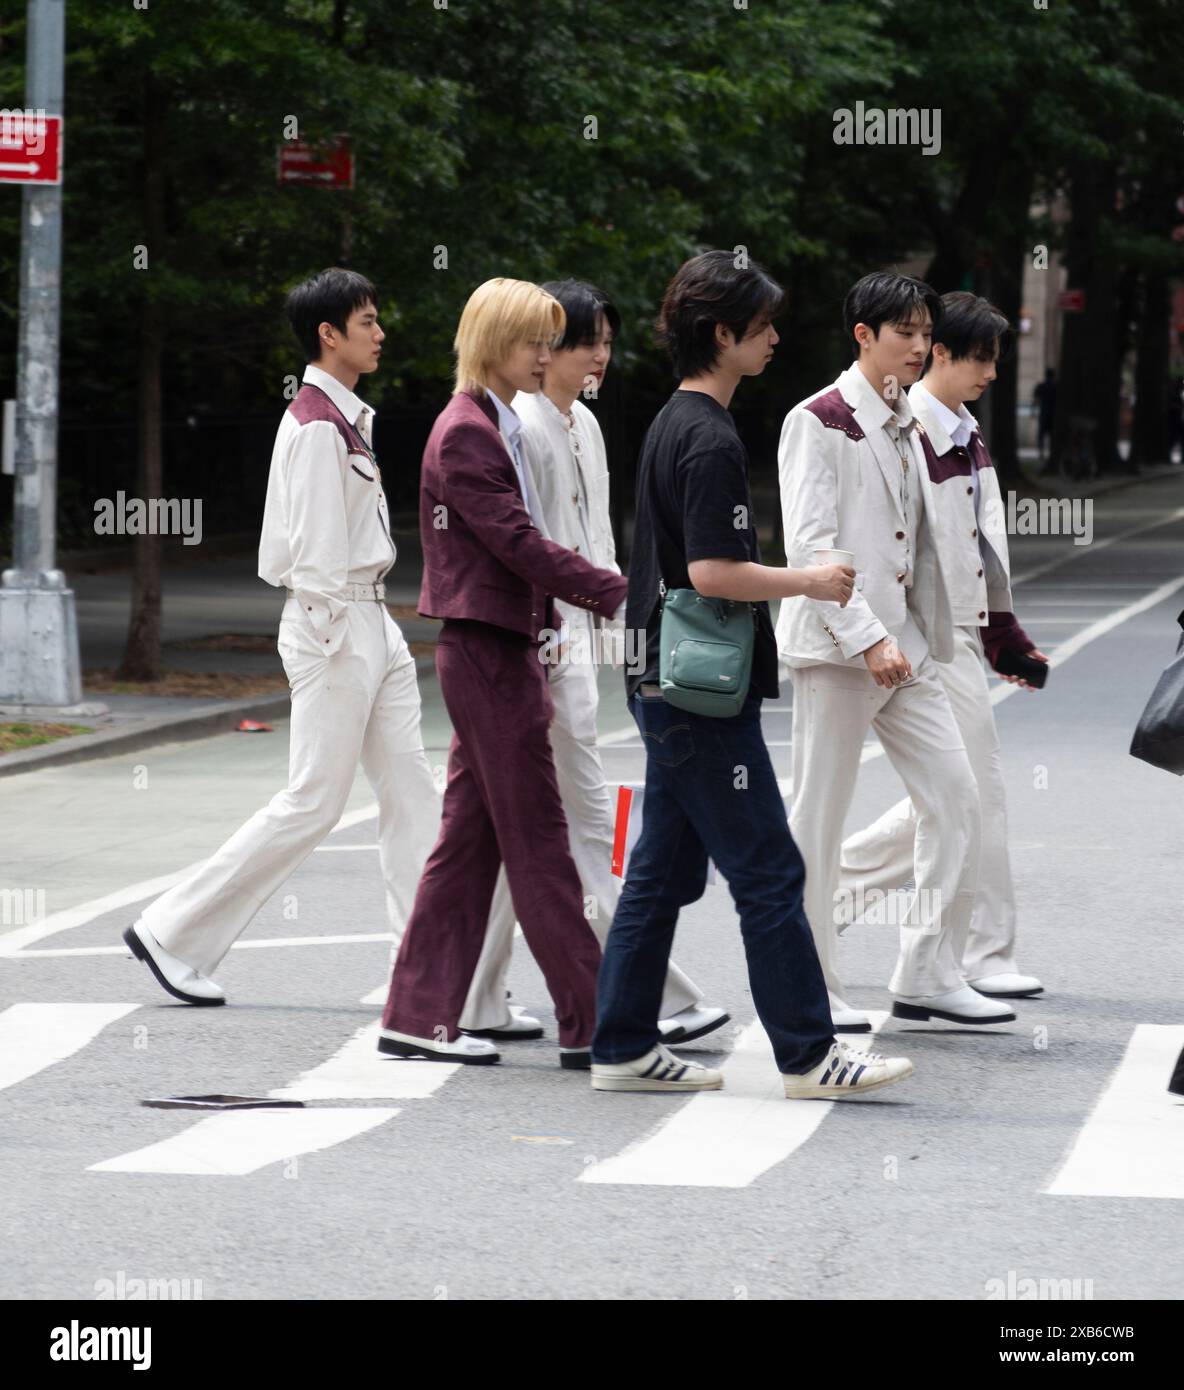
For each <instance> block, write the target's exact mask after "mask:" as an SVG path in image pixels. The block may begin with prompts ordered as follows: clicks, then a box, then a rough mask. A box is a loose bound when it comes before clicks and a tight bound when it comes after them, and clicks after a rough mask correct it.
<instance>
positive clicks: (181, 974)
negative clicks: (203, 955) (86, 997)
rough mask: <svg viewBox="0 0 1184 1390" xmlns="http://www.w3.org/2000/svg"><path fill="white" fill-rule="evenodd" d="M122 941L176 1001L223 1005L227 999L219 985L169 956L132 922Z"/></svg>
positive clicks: (145, 929) (142, 929) (155, 940)
mask: <svg viewBox="0 0 1184 1390" xmlns="http://www.w3.org/2000/svg"><path fill="white" fill-rule="evenodd" d="M123 939H124V942H125V944H126V945H127V947H128V949H129V950H130V951H131V953H132V955H133V956H135V958H136V959H137V960H142V961H143V962H144V964H145V965H146V966H147V967H148V969H149V970H151V971H152V973H153V974H154V975H155V976H156V979H157V982H158V983H159V984H160V985H162V986H163V987H164V988H165V989H167V990H168V992H169V993H170V994H171V995H172V996H173V997H174V998H176V999H183V1000H184V1001H185V1003H186V1004H225V1003H226V995H225V993H224V991H223V989H222V986H221V985H216V984H215V983H214V981H213V980H211V979H209V978H208V977H207V976H205V975H199V974H198V972H197V971H196V970H194V968H193V966H191V965H186V964H185V962H184V961H183V960H178V959H177V957H176V956H172V955H170V954H169V953H168V951H166V950H165V949H164V947H163V946H162V945H161V944H160V942H159V941H157V939H156V937H154V936H153V935H152V933H151V932H150V931H149V930H148V928H147V927H142V926H141V925H140V924H139V923H138V922H133V923H132V925H131V926H130V927H128V929H127V931H125V932H124V934H123Z"/></svg>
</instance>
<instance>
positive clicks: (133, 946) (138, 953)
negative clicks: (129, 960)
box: [123, 927, 226, 1008]
mask: <svg viewBox="0 0 1184 1390" xmlns="http://www.w3.org/2000/svg"><path fill="white" fill-rule="evenodd" d="M123 941H124V945H125V946H127V948H128V950H129V951H131V953H132V955H133V956H135V958H136V959H137V960H142V961H143V962H144V964H145V965H146V966H147V967H148V969H149V970H151V971H152V973H153V974H154V975H155V976H156V983H157V984H158V985H160V987H161V989H167V990H168V992H169V993H170V994H171V995H172V996H173V998H174V999H183V1000H184V1001H185V1003H186V1004H194V1005H196V1006H197V1007H198V1008H201V1007H202V1005H212V1004H225V1003H226V1000H225V999H224V998H223V999H199V998H198V997H197V995H196V994H186V993H184V991H183V990H179V989H178V988H177V986H176V985H173V984H170V983H169V982H168V980H166V979H165V977H164V975H163V974H161V970H160V966H159V965H157V963H156V962H155V961H154V960H153V959H152V956H151V955H150V954H149V952H148V949H147V947H146V946H145V945H144V943H143V942H142V941H141V940H140V938H139V937H138V936H137V935H136V933H135V931H134V930H133V928H131V927H128V929H127V931H125V932H124V934H123Z"/></svg>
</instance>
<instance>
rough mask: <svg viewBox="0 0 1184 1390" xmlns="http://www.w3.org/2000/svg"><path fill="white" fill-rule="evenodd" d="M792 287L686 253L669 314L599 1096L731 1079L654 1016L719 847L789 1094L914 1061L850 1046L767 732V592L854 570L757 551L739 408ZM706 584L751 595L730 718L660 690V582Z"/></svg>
mask: <svg viewBox="0 0 1184 1390" xmlns="http://www.w3.org/2000/svg"><path fill="white" fill-rule="evenodd" d="M782 303H783V294H782V291H781V289H780V287H779V286H778V285H777V284H776V283H775V282H774V281H773V280H772V279H771V278H770V277H769V275H768V273H767V272H766V271H765V270H763V269H762V268H761V267H760V266H757V265H755V264H751V263H750V264H749V265H747V266H745V267H744V268H743V269H740V268H738V267H737V265H736V263H735V259H734V257H733V255H732V253H731V252H727V251H709V252H707V253H706V254H705V255H702V256H696V257H695V258H694V259H693V260H690V261H688V262H687V263H686V264H685V265H684V266H683V267H682V268H681V270H679V272H678V274H677V275H676V276H675V277H674V279H673V281H672V282H671V284H670V287H669V288H668V289H667V291H666V297H665V300H664V301H663V304H662V313H661V318H660V325H661V329H662V332H663V336H664V337H665V340H666V344H667V347H668V348H669V350H670V353H671V356H672V358H673V361H674V369H675V374H676V375H677V377H678V379H679V387H678V390H677V391H675V393H674V395H673V396H672V397H671V398H670V400H669V401H668V402H667V403H666V405H665V406H663V408H662V410H661V411H660V412H659V414H658V416H657V418H656V419H655V420H654V423H653V424H652V425H651V426H650V429H649V432H648V434H647V435H646V440H645V444H644V447H643V449H642V454H641V460H640V463H639V467H638V478H637V518H636V523H635V529H634V539H633V553H632V557H631V562H630V567H629V598H628V607H627V609H626V621H627V623H628V624H629V626H631V627H636V628H640V629H643V633H644V638H645V644H644V650H645V664H644V670H642V671H640V672H636V671H635V672H632V673H630V675H629V676H628V678H627V690H628V696H629V708H630V711H631V712H632V714H633V717H634V719H636V721H637V725H638V728H639V729H640V730H641V736H642V741H643V743H644V744H645V748H646V782H645V801H644V807H643V818H642V829H641V835H640V837H639V839H638V841H637V844H636V845H635V847H634V849H633V853H632V856H631V858H630V861H629V870H628V877H627V878H626V880H625V887H624V890H623V892H622V894H621V899H620V902H619V904H618V906H617V911H616V915H615V916H614V918H613V924H612V928H611V930H610V931H609V935H608V941H607V943H606V944H605V949H604V961H603V963H602V965H601V970H600V980H599V987H598V993H597V1021H596V1035H595V1038H594V1040H593V1043H592V1085H593V1087H594V1088H595V1089H596V1090H601V1091H651V1090H657V1091H699V1090H718V1089H719V1088H720V1087H721V1086H722V1085H723V1076H722V1074H721V1073H720V1072H718V1071H711V1070H709V1069H708V1068H706V1067H700V1066H695V1065H693V1064H692V1063H686V1062H682V1061H680V1060H679V1059H678V1058H677V1057H675V1056H674V1054H673V1053H671V1052H670V1051H669V1050H668V1049H667V1048H666V1047H665V1046H664V1045H663V1044H662V1043H661V1042H660V1041H659V1032H658V1012H659V1007H660V1003H661V997H662V986H663V980H664V978H665V973H666V962H667V960H668V958H669V955H670V946H671V942H672V940H673V937H674V929H675V926H676V924H677V922H678V913H679V909H680V908H682V907H685V906H687V904H689V903H692V902H695V901H696V900H697V899H698V898H700V897H701V896H702V894H703V890H704V887H705V885H706V879H707V861H708V858H709V857H710V858H711V859H712V860H714V862H715V863H716V865H717V866H718V867H719V869H720V871H721V873H722V874H723V875H724V877H725V878H726V879H727V880H728V885H729V888H730V889H731V892H732V897H733V899H734V901H735V903H736V908H737V911H738V913H739V915H740V930H741V934H742V935H743V938H744V951H745V955H746V957H747V960H748V975H749V981H750V984H751V987H752V997H753V1002H754V1004H755V1005H756V1011H757V1014H758V1016H759V1018H760V1020H761V1023H762V1024H763V1025H764V1027H765V1030H766V1032H767V1033H768V1035H769V1040H770V1042H771V1043H772V1047H773V1055H774V1057H775V1059H776V1062H777V1067H778V1070H779V1071H780V1072H781V1073H782V1074H783V1084H784V1089H785V1094H786V1095H787V1096H789V1097H790V1098H792V1099H814V1098H824V1099H844V1098H846V1097H848V1096H854V1095H859V1094H862V1093H863V1092H865V1091H868V1090H873V1089H875V1088H877V1087H880V1086H886V1085H889V1084H891V1083H892V1082H894V1081H900V1080H903V1079H904V1078H905V1077H906V1076H908V1075H910V1074H911V1072H912V1070H913V1068H912V1064H911V1063H910V1062H908V1061H906V1060H905V1059H904V1058H891V1059H889V1058H884V1057H879V1056H876V1055H874V1054H870V1053H863V1052H858V1051H856V1050H855V1049H854V1048H853V1047H851V1046H850V1045H849V1044H847V1043H844V1042H838V1041H836V1040H835V1038H834V1036H833V1029H832V1027H831V1017H830V1005H829V1001H828V999H827V992H826V985H825V982H824V980H823V976H822V969H821V966H820V965H819V962H818V955H817V953H816V951H815V948H814V942H813V938H812V936H811V933H810V927H809V924H808V923H807V921H806V918H805V914H804V912H803V910H802V888H803V884H804V880H805V874H804V870H803V867H802V859H801V855H799V853H798V851H797V847H796V846H795V845H794V842H793V839H792V837H791V836H790V833H789V824H788V821H787V818H786V812H785V805H784V803H783V802H782V800H781V794H780V792H779V791H778V788H777V778H776V775H775V774H774V772H773V767H772V763H771V761H770V759H769V753H768V749H767V748H766V747H765V741H764V737H763V735H762V733H761V702H762V700H763V699H764V698H765V697H766V696H772V697H775V696H776V695H777V693H778V687H777V652H776V645H775V643H774V639H773V629H772V625H771V623H770V621H769V611H768V600H769V599H771V598H780V599H785V600H789V599H791V598H793V597H795V596H798V595H808V596H809V597H811V598H814V599H819V600H823V601H827V602H833V603H838V604H845V603H846V602H847V600H848V599H849V598H850V596H851V593H852V588H853V584H854V578H855V576H854V571H853V570H851V569H849V568H847V567H844V566H839V565H818V566H811V567H809V568H806V569H800V570H792V569H780V568H776V567H773V566H767V565H762V564H761V563H760V551H759V549H758V546H757V540H756V527H755V524H754V520H753V516H752V499H751V496H750V494H749V489H748V460H747V456H746V454H745V451H744V446H743V445H742V444H741V442H740V438H739V435H738V434H737V433H736V427H735V425H734V423H733V422H732V417H731V415H730V413H729V411H728V406H729V403H730V401H731V399H732V395H733V393H734V392H735V389H736V387H737V385H738V384H739V382H740V378H741V377H744V376H759V375H760V373H761V372H762V371H764V369H765V365H766V364H767V362H768V361H769V359H770V358H771V357H772V355H773V347H774V345H775V344H776V342H777V333H776V331H775V329H774V328H773V322H772V321H773V318H774V317H775V316H776V314H777V313H778V312H779V311H780V309H781V307H782ZM663 585H664V588H665V590H667V591H668V590H670V589H679V588H682V589H689V588H693V589H695V590H697V591H698V592H699V593H700V594H703V595H705V596H710V597H715V598H726V599H733V600H736V601H738V602H744V603H751V604H752V605H753V608H754V616H755V621H756V640H755V647H754V651H753V664H752V677H751V682H750V687H749V693H748V698H747V700H746V701H745V704H744V707H743V709H742V710H741V712H740V713H739V714H738V715H736V716H735V717H734V718H730V719H727V718H724V719H720V718H713V717H710V716H707V715H697V714H690V713H688V712H686V711H684V710H679V709H675V708H674V707H673V706H671V705H668V704H667V703H666V701H665V700H664V699H663V697H662V694H661V690H660V687H659V685H658V671H659V653H658V641H659V631H660V623H661V593H662V592H663Z"/></svg>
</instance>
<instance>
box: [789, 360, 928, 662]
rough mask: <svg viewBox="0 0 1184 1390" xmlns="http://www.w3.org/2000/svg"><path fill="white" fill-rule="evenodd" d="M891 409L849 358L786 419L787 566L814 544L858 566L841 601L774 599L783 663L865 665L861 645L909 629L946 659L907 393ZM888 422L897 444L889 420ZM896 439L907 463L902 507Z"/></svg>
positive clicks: (919, 453) (809, 559)
mask: <svg viewBox="0 0 1184 1390" xmlns="http://www.w3.org/2000/svg"><path fill="white" fill-rule="evenodd" d="M896 407H897V408H896V409H895V410H893V409H892V407H891V406H889V405H888V404H887V403H886V402H885V401H883V400H882V399H881V398H880V396H879V394H878V393H877V392H876V391H875V389H874V388H873V387H872V385H871V383H870V382H869V381H868V380H867V378H866V377H865V376H864V375H863V373H862V372H861V371H860V369H859V367H858V365H856V364H853V365H852V366H850V367H849V368H848V369H847V370H846V371H845V372H843V373H842V375H841V376H840V377H839V378H838V380H837V381H835V382H834V384H833V385H831V386H828V387H826V388H824V389H823V390H822V391H819V392H817V393H816V394H815V395H813V396H811V397H809V398H808V399H807V400H805V401H802V402H801V403H800V404H799V405H797V406H795V407H794V408H793V410H791V411H790V412H789V414H788V415H787V416H786V418H785V423H784V425H783V427H782V430H781V442H780V445H779V447H778V451H777V465H778V474H779V478H780V484H781V507H782V517H783V522H784V531H785V551H786V558H787V560H788V563H789V564H790V566H791V567H793V568H795V569H801V568H804V567H806V566H808V565H816V564H817V563H818V560H817V557H816V555H815V551H817V550H831V549H841V550H850V551H852V552H853V553H854V555H855V572H856V587H855V591H854V593H853V594H852V596H851V599H850V601H849V602H848V604H847V606H846V608H840V607H839V605H838V604H837V603H825V602H821V601H818V600H815V599H807V598H789V599H783V600H782V602H781V608H780V611H779V613H778V617H777V649H778V652H779V654H780V656H781V658H782V660H783V661H785V662H786V663H787V664H788V665H789V666H790V667H798V666H810V665H814V664H817V663H818V662H831V663H837V664H838V665H858V666H859V667H860V668H863V666H864V662H863V659H862V653H863V652H865V651H866V650H867V649H868V647H870V646H872V645H873V644H874V643H876V642H878V641H880V640H881V638H883V637H886V636H889V635H891V636H894V637H900V636H901V635H902V634H906V630H907V632H908V633H914V634H915V632H916V628H919V629H920V632H921V635H922V636H923V637H924V639H925V640H926V642H927V643H928V647H929V650H930V651H931V652H932V654H933V657H934V659H935V660H937V661H948V660H949V659H950V657H951V655H952V653H953V623H952V621H951V615H950V607H949V603H948V601H947V600H946V598H945V593H944V588H943V584H942V579H941V571H940V566H939V563H938V557H937V554H936V551H935V549H934V546H933V542H932V536H931V530H930V524H929V517H928V509H929V494H928V491H927V490H926V489H925V488H924V483H925V478H926V476H927V475H926V469H925V454H924V451H923V448H922V445H921V442H920V439H919V434H920V431H919V430H918V429H917V428H916V424H915V420H914V417H913V412H912V410H911V408H910V406H909V402H908V398H907V397H902V398H901V399H900V400H899V401H897V402H896ZM890 424H891V425H894V426H895V427H896V430H897V432H898V435H899V439H900V441H901V442H900V448H898V446H897V444H896V443H894V441H893V440H892V439H891V438H890V436H889V432H888V430H887V429H886V428H885V426H887V425H890ZM901 448H903V449H904V450H905V451H906V457H907V458H908V462H909V472H908V503H907V507H906V504H905V501H904V495H903V488H902V469H901V452H900V449H901ZM906 511H907V515H906ZM914 528H915V537H914V535H913V531H914ZM910 615H911V616H912V618H913V619H914V620H915V624H916V628H915V627H914V626H913V625H912V624H910V623H909V622H908V619H909V617H910Z"/></svg>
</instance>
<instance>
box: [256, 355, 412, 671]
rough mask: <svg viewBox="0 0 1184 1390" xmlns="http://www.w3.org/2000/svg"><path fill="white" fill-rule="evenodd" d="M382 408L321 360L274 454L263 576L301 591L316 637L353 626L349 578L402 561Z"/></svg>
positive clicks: (330, 648)
mask: <svg viewBox="0 0 1184 1390" xmlns="http://www.w3.org/2000/svg"><path fill="white" fill-rule="evenodd" d="M373 418H374V412H373V410H372V409H371V408H370V407H369V406H368V405H366V404H364V403H363V402H362V401H361V400H359V399H358V397H357V396H355V395H354V393H353V392H352V391H349V390H347V389H346V388H345V387H344V386H343V385H342V384H341V382H339V381H338V380H337V379H336V378H335V377H332V376H330V375H329V373H328V372H326V371H322V370H321V368H320V367H315V366H311V365H310V366H308V367H306V368H305V369H304V385H303V386H302V387H301V388H300V391H299V392H298V393H297V395H296V398H295V400H294V401H293V402H292V403H291V405H289V407H288V409H287V410H286V411H285V412H284V418H283V420H282V421H281V422H280V427H279V431H278V433H277V434H276V440H275V448H274V450H273V451H272V455H271V471H270V473H269V474H268V479H267V500H266V503H265V504H264V509H263V529H262V534H261V536H260V540H259V577H260V578H261V579H265V580H266V581H267V582H268V583H269V584H276V585H280V586H282V587H283V588H286V589H291V590H293V591H294V593H295V595H296V598H297V600H298V601H299V603H300V613H301V616H302V617H303V618H304V619H305V620H306V621H307V623H308V625H309V629H310V631H311V632H312V635H313V637H314V639H315V641H316V643H317V646H318V648H319V649H320V650H322V651H323V652H324V653H325V654H326V656H331V655H332V654H333V653H334V652H336V651H337V649H338V648H339V647H340V646H341V643H342V641H343V640H344V638H345V633H346V627H347V624H346V621H345V613H346V609H347V607H348V605H349V600H348V599H346V598H345V597H344V590H345V588H346V586H347V585H349V584H376V583H378V581H379V580H381V579H382V577H383V576H384V575H385V574H386V573H387V571H388V570H389V569H390V567H391V566H392V565H393V564H394V563H395V543H394V541H393V540H392V539H391V530H390V520H389V518H388V515H387V508H386V498H385V497H384V495H383V491H382V479H381V478H380V477H379V474H378V468H377V465H376V464H375V461H374V454H373V451H372V449H371V447H370V440H371V438H372V435H371V422H372V421H373Z"/></svg>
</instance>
